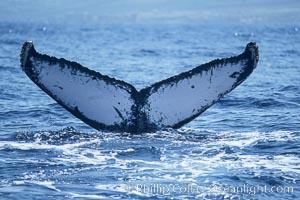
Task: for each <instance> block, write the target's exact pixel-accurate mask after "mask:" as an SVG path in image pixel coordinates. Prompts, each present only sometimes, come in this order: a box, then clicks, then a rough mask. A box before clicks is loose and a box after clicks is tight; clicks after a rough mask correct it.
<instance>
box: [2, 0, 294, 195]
mask: <svg viewBox="0 0 300 200" xmlns="http://www.w3.org/2000/svg"><path fill="white" fill-rule="evenodd" d="M299 13H300V3H299V2H298V1H264V2H260V1H249V2H246V3H245V4H241V3H239V1H233V0H231V1H227V2H226V3H220V2H217V1H211V2H209V3H207V2H205V1H187V3H183V1H173V3H172V4H170V3H168V2H167V1H147V0H143V1H133V0H131V1H114V2H105V1H93V0H90V1H86V2H85V1H81V2H79V1H74V3H73V2H71V1H63V2H62V1H39V2H37V1H28V0H26V1H1V3H0V74H1V75H0V199H1V200H2V199H3V200H6V199H24V200H27V199H28V200H29V199H232V200H237V199H239V200H240V199H286V200H288V199H299V198H300V197H299V196H300V154H299V151H300V64H299V63H300V50H299V49H300V23H299V22H300V14H299ZM26 40H33V41H34V44H35V47H36V49H37V51H39V52H41V53H46V54H49V55H52V56H56V57H64V58H65V59H68V60H73V61H76V62H79V63H81V64H82V65H84V66H87V67H89V68H91V69H94V70H97V71H100V72H101V73H103V74H107V75H109V76H112V77H116V78H118V79H122V80H125V81H127V82H129V83H131V84H133V85H134V86H136V87H137V88H139V89H141V88H143V87H145V86H147V85H150V84H152V83H154V82H156V81H159V80H161V79H164V78H168V77H170V76H173V75H175V74H178V73H180V72H183V71H187V70H189V69H191V68H192V67H195V66H197V65H200V64H203V63H206V62H209V61H211V60H213V59H215V58H222V57H229V56H234V55H237V54H240V53H241V52H242V51H243V50H244V48H245V46H246V44H247V43H248V42H250V41H255V42H256V43H257V45H258V46H259V50H260V60H259V63H258V66H257V68H256V69H255V71H254V72H253V74H252V75H251V76H250V77H249V78H248V79H247V80H246V81H245V82H244V83H243V84H242V85H240V86H239V87H238V88H237V89H235V90H234V91H233V92H231V93H230V94H229V95H227V96H225V97H224V98H223V99H222V100H220V101H219V102H218V103H216V104H215V105H214V106H212V107H211V108H209V109H208V110H207V111H206V112H205V113H203V114H202V115H201V116H199V117H198V118H197V119H195V120H194V121H192V122H191V123H189V124H187V125H185V126H184V127H182V128H181V129H178V130H172V129H170V130H163V131H158V132H155V133H144V134H139V135H132V134H128V133H110V132H101V131H96V130H94V129H92V128H90V127H89V126H87V125H85V124H84V123H82V122H81V121H80V120H78V119H76V118H75V117H74V116H72V115H71V114H69V113H68V112H67V111H66V110H64V109H63V108H62V107H61V106H59V105H58V104H57V103H56V102H54V101H53V100H52V99H51V98H50V97H48V96H47V95H46V94H45V93H44V92H42V91H41V90H40V89H39V88H38V87H37V86H36V85H34V84H33V83H32V82H31V81H30V80H29V78H27V77H26V75H25V74H24V73H23V72H22V70H21V68H20V62H19V54H20V50H21V46H22V44H23V42H24V41H26ZM179 106H180V105H179ZM104 114H105V113H104Z"/></svg>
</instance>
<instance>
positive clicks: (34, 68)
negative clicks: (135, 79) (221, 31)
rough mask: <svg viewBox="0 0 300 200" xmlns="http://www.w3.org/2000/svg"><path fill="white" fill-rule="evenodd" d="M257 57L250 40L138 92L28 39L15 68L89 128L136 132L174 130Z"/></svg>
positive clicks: (235, 83)
mask: <svg viewBox="0 0 300 200" xmlns="http://www.w3.org/2000/svg"><path fill="white" fill-rule="evenodd" d="M258 58H259V56H258V47H257V46H256V44H255V43H253V42H251V43H249V44H248V45H247V46H246V49H245V51H244V52H243V53H242V54H240V55H238V56H234V57H230V58H224V59H216V60H213V61H211V62H209V63H206V64H203V65H200V66H198V67H196V68H194V69H192V70H190V71H187V72H183V73H181V74H179V75H176V76H173V77H170V78H168V79H165V80H162V81H159V82H157V83H154V84H153V85H151V86H149V87H146V88H144V89H142V90H140V91H138V90H137V89H135V87H134V86H132V85H130V84H128V83H126V82H124V81H121V80H117V79H114V78H111V77H108V76H106V75H102V74H101V73H99V72H95V71H93V70H90V69H88V68H86V67H83V66H81V65H80V64H78V63H76V62H70V61H67V60H65V59H63V58H60V59H58V58H55V57H50V56H48V55H43V54H40V53H38V52H36V50H35V49H34V45H33V43H32V42H25V43H24V45H23V48H22V51H21V67H22V69H23V71H24V72H25V73H26V74H27V76H28V77H29V78H30V79H31V80H32V81H33V82H34V83H35V84H36V85H37V86H39V87H40V88H41V89H42V90H43V91H44V92H46V93H47V94H48V95H49V96H51V97H52V98H53V99H54V100H55V101H57V102H58V103H59V104H60V105H62V106H63V107H64V108H65V109H66V110H68V111H69V112H71V113H72V114H73V115H75V116H76V117H78V118H79V119H81V120H82V121H83V122H85V123H87V124H89V125H90V126H92V127H94V128H96V129H99V130H100V129H101V130H110V131H122V132H132V133H140V132H146V131H153V130H158V129H162V128H168V127H171V128H179V127H181V126H183V125H184V124H186V123H188V122H190V121H191V120H193V119H195V118H196V117H198V116H199V115H200V114H201V113H203V112H204V111H205V110H206V109H207V108H209V107H210V106H211V105H213V104H214V103H215V102H217V101H218V100H219V99H220V98H221V97H223V96H224V95H225V94H227V93H229V92H230V91H232V90H233V89H234V88H235V87H237V86H238V85H239V84H241V83H242V82H243V81H244V80H245V79H246V78H247V77H248V76H249V75H250V74H251V73H252V71H253V69H254V68H255V67H256V65H257V62H258Z"/></svg>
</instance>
